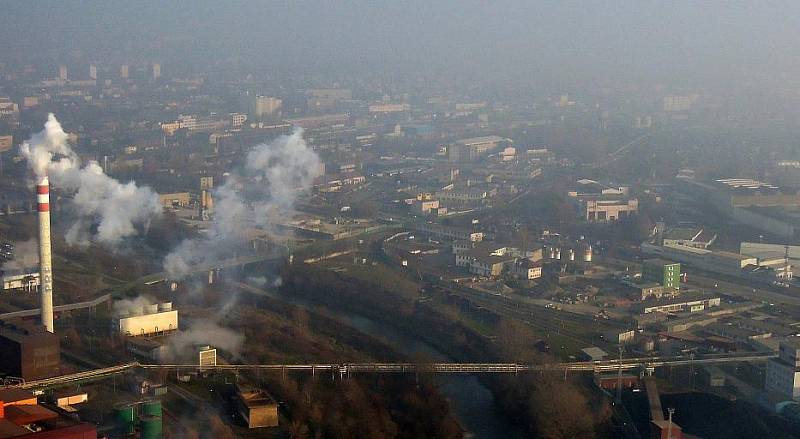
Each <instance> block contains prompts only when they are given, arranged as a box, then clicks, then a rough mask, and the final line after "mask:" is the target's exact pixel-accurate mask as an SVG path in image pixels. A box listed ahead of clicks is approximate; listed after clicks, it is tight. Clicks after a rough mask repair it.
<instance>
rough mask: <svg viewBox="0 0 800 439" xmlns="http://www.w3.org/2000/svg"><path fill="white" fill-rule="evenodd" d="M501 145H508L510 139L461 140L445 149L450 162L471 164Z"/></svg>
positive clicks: (494, 137) (495, 137)
mask: <svg viewBox="0 0 800 439" xmlns="http://www.w3.org/2000/svg"><path fill="white" fill-rule="evenodd" d="M501 144H503V145H509V144H511V139H506V138H504V137H500V136H483V137H472V138H469V139H462V140H459V141H457V142H455V143H454V144H453V145H450V146H448V147H447V155H448V159H449V160H450V161H451V162H472V161H475V160H477V159H479V158H481V157H483V156H485V155H487V154H488V153H489V152H491V151H494V150H495V149H497V148H498V147H500V145H501Z"/></svg>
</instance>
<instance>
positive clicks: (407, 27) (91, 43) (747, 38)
mask: <svg viewBox="0 0 800 439" xmlns="http://www.w3.org/2000/svg"><path fill="white" fill-rule="evenodd" d="M2 5H3V9H4V11H3V13H2V14H0V39H2V41H3V44H2V45H0V55H2V56H3V57H4V58H8V57H13V56H15V55H18V54H20V53H25V54H26V55H27V54H33V56H37V55H38V56H40V57H43V58H57V57H59V56H65V57H69V56H74V55H76V54H78V55H80V54H82V55H85V56H87V57H90V58H91V57H95V58H101V59H107V58H110V57H118V58H126V57H127V58H131V59H134V60H135V59H155V58H162V59H161V61H163V62H164V63H165V64H166V63H169V62H170V61H171V60H174V59H176V58H181V60H183V59H185V60H190V61H193V62H208V61H212V62H213V60H215V59H227V58H231V57H235V56H238V57H240V58H241V59H244V60H245V61H246V62H247V63H252V65H254V66H260V67H261V66H266V67H270V66H273V67H274V66H276V65H277V66H281V67H283V66H286V67H288V68H293V69H301V70H307V71H316V70H323V69H334V70H339V71H372V70H374V71H380V70H394V71H403V72H408V71H412V72H413V71H415V70H424V71H435V72H439V73H453V74H463V73H464V72H472V73H473V75H474V76H475V77H478V78H480V77H486V76H487V75H497V76H506V77H513V78H526V77H533V76H535V77H541V78H559V79H562V80H564V81H576V82H580V81H614V80H618V79H620V78H622V79H625V80H630V79H636V78H649V79H652V80H656V81H658V80H664V81H671V82H676V83H680V82H681V81H686V82H689V83H691V82H694V81H700V80H702V81H704V82H713V81H714V80H717V79H718V80H721V81H725V80H729V79H734V78H742V77H748V78H753V77H754V78H757V79H758V80H760V81H764V82H765V83H769V82H770V81H772V79H773V77H778V76H780V75H787V76H797V74H798V73H800V72H798V70H799V68H798V62H797V59H799V58H798V51H800V49H798V44H797V42H798V41H800V38H799V37H800V3H798V2H792V1H764V0H759V1H746V2H734V1H726V2H720V1H691V2H690V1H662V2H655V1H646V0H634V1H613V0H605V1H582V2H569V1H533V0H529V1H473V0H459V1H381V0H352V1H339V2H333V1H329V2H322V1H320V2H316V1H168V2H161V1H103V2H101V1H50V0H42V1H36V2H29V1H3V2H2ZM78 51H79V52H78Z"/></svg>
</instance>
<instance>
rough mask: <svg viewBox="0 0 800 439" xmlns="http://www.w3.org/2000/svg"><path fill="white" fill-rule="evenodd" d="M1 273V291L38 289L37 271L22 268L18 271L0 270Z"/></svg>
mask: <svg viewBox="0 0 800 439" xmlns="http://www.w3.org/2000/svg"><path fill="white" fill-rule="evenodd" d="M1 273H2V275H3V291H14V290H18V291H26V292H28V291H38V289H39V272H38V271H31V270H24V271H18V272H1Z"/></svg>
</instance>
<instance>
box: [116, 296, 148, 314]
mask: <svg viewBox="0 0 800 439" xmlns="http://www.w3.org/2000/svg"><path fill="white" fill-rule="evenodd" d="M158 303H159V301H158V300H156V299H154V298H152V297H149V296H145V295H142V296H136V297H134V298H132V299H122V300H116V301H114V306H113V314H114V315H115V316H120V315H123V314H128V315H130V314H136V313H137V312H139V313H140V312H142V311H143V309H144V307H146V306H149V305H157V304H158Z"/></svg>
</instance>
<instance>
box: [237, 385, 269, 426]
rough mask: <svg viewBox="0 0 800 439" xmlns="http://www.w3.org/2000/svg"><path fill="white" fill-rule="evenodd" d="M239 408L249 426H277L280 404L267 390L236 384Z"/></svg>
mask: <svg viewBox="0 0 800 439" xmlns="http://www.w3.org/2000/svg"><path fill="white" fill-rule="evenodd" d="M236 396H237V398H238V400H237V408H238V411H239V414H240V415H241V416H242V418H243V419H244V421H245V423H247V427H248V428H260V427H277V426H278V404H277V403H276V402H275V400H274V399H272V397H271V396H270V395H269V394H268V393H267V392H265V391H263V390H260V389H255V388H253V387H249V386H247V385H244V384H237V385H236Z"/></svg>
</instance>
